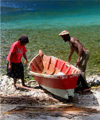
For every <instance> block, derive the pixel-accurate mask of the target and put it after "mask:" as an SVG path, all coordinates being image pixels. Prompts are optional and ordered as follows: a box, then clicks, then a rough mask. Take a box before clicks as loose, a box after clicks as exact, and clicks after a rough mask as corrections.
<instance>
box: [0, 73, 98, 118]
mask: <svg viewBox="0 0 100 120" xmlns="http://www.w3.org/2000/svg"><path fill="white" fill-rule="evenodd" d="M87 80H88V84H89V85H90V86H91V92H89V93H83V94H79V93H75V95H74V98H73V100H72V101H67V100H59V99H57V98H55V97H53V96H52V94H50V93H48V92H46V91H45V90H43V89H42V88H40V87H39V85H38V83H36V81H35V80H30V81H31V82H26V85H27V86H30V87H31V89H32V90H26V89H22V88H20V89H18V90H15V89H14V86H13V79H12V78H9V77H8V76H6V75H4V76H0V91H1V92H0V104H1V118H2V119H3V120H13V119H14V117H15V119H16V120H17V119H19V118H20V117H21V118H22V119H23V120H26V119H28V120H31V119H32V120H42V119H46V120H55V119H57V120H67V119H68V120H70V119H71V120H87V119H89V120H99V119H100V76H99V75H93V76H91V77H87ZM17 84H21V82H20V80H19V81H18V83H17ZM41 109H43V112H41ZM60 109H61V110H60ZM36 111H37V113H36ZM62 111H63V112H62ZM29 114H30V116H31V117H30V116H29ZM38 115H39V116H38Z"/></svg>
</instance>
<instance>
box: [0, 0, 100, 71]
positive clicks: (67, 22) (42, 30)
mask: <svg viewBox="0 0 100 120" xmlns="http://www.w3.org/2000/svg"><path fill="white" fill-rule="evenodd" d="M0 6H1V13H0V14H1V60H2V64H1V67H2V68H4V69H3V70H4V71H5V69H6V56H7V54H8V51H9V48H10V45H11V43H12V42H14V41H16V40H17V39H18V38H19V37H20V35H21V34H27V35H28V37H29V39H30V43H29V44H28V45H27V49H28V53H27V56H28V59H29V61H30V60H31V59H32V57H33V56H34V55H36V54H37V53H38V50H39V49H42V50H43V51H44V52H45V53H46V54H48V55H54V56H56V57H59V58H61V59H63V60H65V61H67V57H68V54H69V45H68V44H67V43H66V44H65V43H64V42H63V41H62V39H61V38H60V37H59V36H58V34H59V32H61V31H62V30H65V29H67V30H68V31H69V32H70V35H71V36H74V37H77V38H78V39H79V40H80V41H81V42H82V43H83V45H84V46H85V47H86V48H87V49H89V50H90V52H91V56H90V60H89V63H88V67H87V72H90V73H94V72H96V73H99V72H100V0H1V4H0ZM76 59H77V55H76V54H74V55H73V57H72V61H71V63H72V64H75V62H76Z"/></svg>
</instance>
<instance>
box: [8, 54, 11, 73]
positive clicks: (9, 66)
mask: <svg viewBox="0 0 100 120" xmlns="http://www.w3.org/2000/svg"><path fill="white" fill-rule="evenodd" d="M11 57H12V53H10V54H9V64H8V69H9V70H10V71H11V67H12V66H11Z"/></svg>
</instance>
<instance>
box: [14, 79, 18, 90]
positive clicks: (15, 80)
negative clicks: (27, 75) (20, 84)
mask: <svg viewBox="0 0 100 120" xmlns="http://www.w3.org/2000/svg"><path fill="white" fill-rule="evenodd" d="M16 82H17V79H16V78H14V88H15V89H17V87H16Z"/></svg>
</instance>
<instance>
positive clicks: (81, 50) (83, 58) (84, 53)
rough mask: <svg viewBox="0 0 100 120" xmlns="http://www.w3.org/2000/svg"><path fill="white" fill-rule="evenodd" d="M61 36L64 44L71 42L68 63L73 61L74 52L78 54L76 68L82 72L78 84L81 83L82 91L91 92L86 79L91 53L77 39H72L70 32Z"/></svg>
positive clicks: (63, 32) (65, 32)
mask: <svg viewBox="0 0 100 120" xmlns="http://www.w3.org/2000/svg"><path fill="white" fill-rule="evenodd" d="M59 35H60V36H61V37H62V39H63V40H64V42H69V46H70V54H69V57H68V62H70V61H71V56H72V55H73V53H74V51H75V52H76V53H77V54H78V59H77V62H76V66H77V67H78V68H79V69H80V71H81V76H80V78H79V80H78V84H79V83H80V82H81V84H82V90H83V91H89V90H90V88H89V87H88V84H87V82H86V78H85V71H86V66H87V62H88V59H89V51H88V50H86V48H85V47H84V46H83V45H82V44H81V43H80V41H79V40H78V39H77V38H74V37H70V35H69V32H68V31H66V30H64V31H62V32H61V33H60V34H59Z"/></svg>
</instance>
